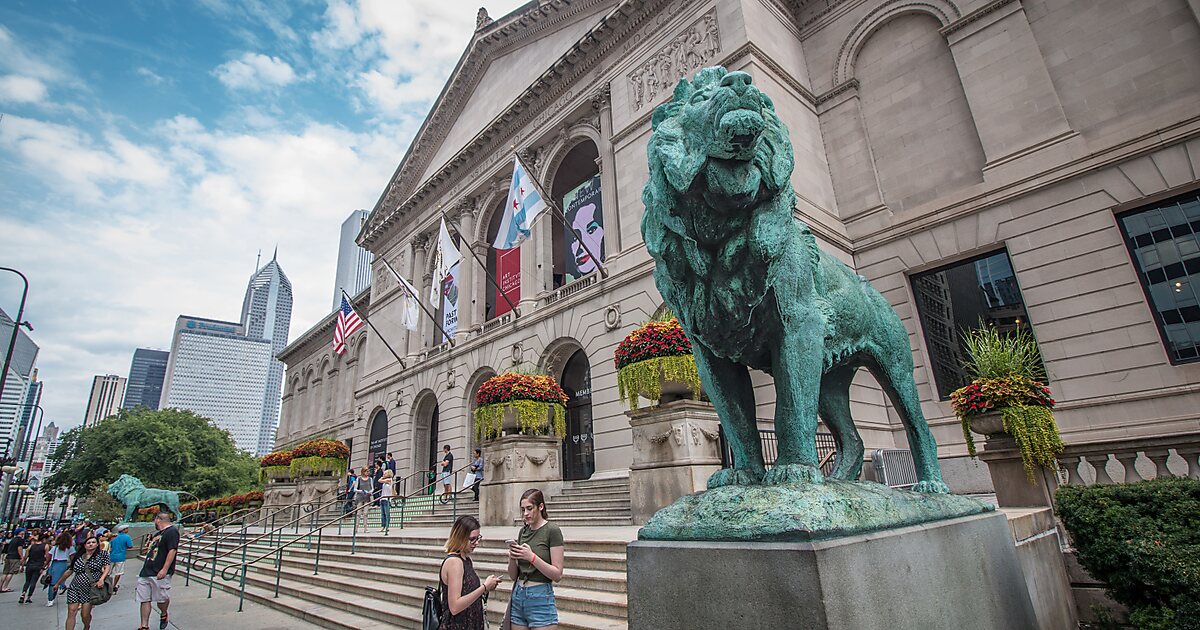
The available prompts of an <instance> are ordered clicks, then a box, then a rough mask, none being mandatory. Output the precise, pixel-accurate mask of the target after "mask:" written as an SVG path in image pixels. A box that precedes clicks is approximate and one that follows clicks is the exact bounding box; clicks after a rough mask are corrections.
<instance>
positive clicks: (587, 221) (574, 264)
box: [550, 140, 605, 288]
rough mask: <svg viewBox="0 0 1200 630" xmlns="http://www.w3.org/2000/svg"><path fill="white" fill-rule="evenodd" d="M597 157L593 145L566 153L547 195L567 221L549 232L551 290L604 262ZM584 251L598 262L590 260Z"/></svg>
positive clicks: (555, 222)
mask: <svg viewBox="0 0 1200 630" xmlns="http://www.w3.org/2000/svg"><path fill="white" fill-rule="evenodd" d="M599 156H600V152H599V151H598V150H597V149H596V145H595V144H594V143H592V141H591V140H585V141H583V142H580V143H579V144H577V145H575V146H574V147H573V148H572V149H571V150H570V151H568V152H567V155H566V156H565V157H563V160H562V163H561V164H559V166H558V169H557V170H556V171H555V173H554V183H553V185H552V186H551V189H550V195H551V197H553V198H554V201H555V202H556V203H558V204H559V207H560V208H562V210H563V214H565V215H566V218H567V225H566V226H563V225H562V222H561V221H554V226H553V228H552V235H553V237H552V247H551V250H552V252H553V257H554V279H553V280H554V282H553V286H554V288H558V287H561V286H562V285H564V284H566V283H568V282H570V281H572V280H575V279H577V278H581V277H583V276H585V275H587V274H589V273H591V272H593V271H596V269H597V266H596V265H597V262H604V258H605V253H604V212H603V210H604V209H603V207H602V204H601V202H600V167H599V166H598V165H597V164H596V159H597V158H598V157H599ZM581 242H583V243H586V244H587V247H586V248H585V247H583V245H582V244H581ZM587 249H590V250H591V251H592V254H594V255H595V256H596V257H598V258H599V259H600V260H599V261H594V260H591V256H590V255H589V254H588V253H587Z"/></svg>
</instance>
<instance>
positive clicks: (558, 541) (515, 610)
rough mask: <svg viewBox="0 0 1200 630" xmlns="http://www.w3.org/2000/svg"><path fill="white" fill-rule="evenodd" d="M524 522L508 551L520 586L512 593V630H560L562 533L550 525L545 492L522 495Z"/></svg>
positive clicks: (512, 574)
mask: <svg viewBox="0 0 1200 630" xmlns="http://www.w3.org/2000/svg"><path fill="white" fill-rule="evenodd" d="M521 520H522V521H523V522H524V523H525V525H524V526H523V527H521V533H519V534H517V540H516V543H517V544H515V545H509V547H508V575H509V577H511V578H512V579H513V580H515V581H516V582H515V583H514V584H513V592H512V600H511V601H512V630H526V629H527V628H549V629H550V630H557V629H558V608H557V607H556V606H555V604H554V583H555V582H558V581H559V580H561V579H562V577H563V557H564V555H565V551H566V550H565V547H564V545H563V535H562V530H560V529H559V528H558V525H555V524H554V523H551V522H550V515H549V513H548V512H547V510H546V499H545V497H543V496H542V491H541V490H536V489H532V490H526V491H525V493H524V494H522V495H521Z"/></svg>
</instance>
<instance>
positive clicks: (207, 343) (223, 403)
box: [161, 315, 274, 453]
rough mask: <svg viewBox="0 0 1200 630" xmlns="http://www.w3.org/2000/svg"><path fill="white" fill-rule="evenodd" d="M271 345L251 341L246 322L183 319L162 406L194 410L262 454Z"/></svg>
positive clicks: (176, 335)
mask: <svg viewBox="0 0 1200 630" xmlns="http://www.w3.org/2000/svg"><path fill="white" fill-rule="evenodd" d="M272 354H273V353H272V350H271V342H270V341H268V340H265V339H257V338H252V337H247V336H246V335H245V329H244V328H243V327H242V324H241V323H240V322H224V321H220V320H215V319H205V318H202V317H191V316H188V315H181V316H180V317H179V319H177V320H176V322H175V332H174V334H173V335H172V342H171V353H170V358H169V359H168V361H167V372H166V377H165V379H164V386H163V393H162V400H161V406H162V408H170V407H174V408H176V409H184V410H187V411H191V412H193V413H195V414H197V415H200V416H204V417H205V418H208V419H209V420H210V421H211V422H212V423H213V425H215V426H217V427H218V428H221V429H224V430H226V431H228V432H229V434H230V435H231V436H232V437H233V441H234V443H235V444H237V446H238V448H240V449H243V450H246V451H249V452H251V453H258V452H259V450H258V440H259V435H260V434H261V432H262V431H261V425H262V418H263V414H264V412H263V403H264V402H265V401H266V400H267V383H268V374H269V372H270V362H271V361H274V359H273V358H272Z"/></svg>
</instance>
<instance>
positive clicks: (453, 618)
mask: <svg viewBox="0 0 1200 630" xmlns="http://www.w3.org/2000/svg"><path fill="white" fill-rule="evenodd" d="M481 540H483V534H482V532H481V530H480V528H479V519H477V518H475V517H474V516H466V515H464V516H460V517H458V519H457V520H455V521H454V525H452V526H451V527H450V537H449V538H448V539H446V558H445V559H444V560H442V568H441V571H440V572H439V575H438V586H439V590H441V592H442V601H441V605H442V611H443V614H442V623H441V625H440V626H438V630H483V627H484V626H483V623H484V609H483V603H484V601H485V600H486V598H487V593H491V592H492V591H494V590H496V587H497V586H499V585H500V580H501V577H500V576H498V575H489V576H488V577H487V579H485V580H484V581H483V582H482V583H481V582H480V581H479V575H478V574H477V573H475V565H474V564H472V562H471V553H472V552H473V551H475V549H476V548H477V547H479V542H480V541H481Z"/></svg>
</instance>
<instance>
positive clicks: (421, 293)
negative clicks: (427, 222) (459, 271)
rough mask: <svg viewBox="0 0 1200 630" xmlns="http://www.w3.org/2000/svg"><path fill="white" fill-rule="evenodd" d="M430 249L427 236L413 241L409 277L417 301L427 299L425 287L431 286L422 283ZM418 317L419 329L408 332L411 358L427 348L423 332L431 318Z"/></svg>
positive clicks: (421, 315)
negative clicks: (426, 255)
mask: <svg viewBox="0 0 1200 630" xmlns="http://www.w3.org/2000/svg"><path fill="white" fill-rule="evenodd" d="M428 247H429V237H428V236H427V235H424V234H422V235H420V236H417V237H416V238H414V239H413V242H412V248H413V255H412V266H411V267H409V269H408V277H409V278H411V279H412V280H411V282H412V283H413V288H415V289H416V290H417V299H419V300H422V301H423V300H424V298H425V292H426V288H425V287H427V286H429V285H427V284H425V283H424V282H422V278H424V276H425V252H426V250H427V248H428ZM418 315H419V319H418V320H417V321H418V324H417V329H416V330H410V331H409V332H408V354H409V356H415V355H417V354H418V353H420V352H421V350H423V349H424V348H425V343H424V341H423V340H422V337H421V332H422V331H423V330H425V326H426V324H428V319H429V318H428V317H426V316H425V314H424V313H418Z"/></svg>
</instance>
